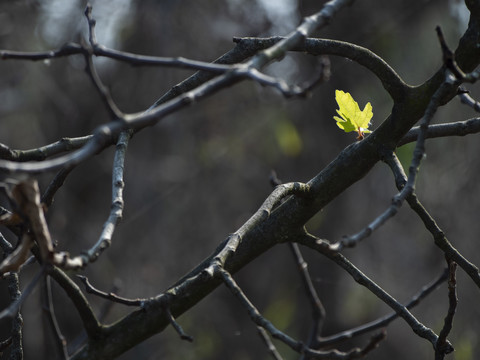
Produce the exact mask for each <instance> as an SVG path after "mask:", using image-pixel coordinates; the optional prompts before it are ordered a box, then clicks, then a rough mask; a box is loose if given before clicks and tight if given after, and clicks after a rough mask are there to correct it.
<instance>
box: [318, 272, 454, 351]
mask: <svg viewBox="0 0 480 360" xmlns="http://www.w3.org/2000/svg"><path fill="white" fill-rule="evenodd" d="M447 277H448V269H446V270H445V271H444V272H443V273H442V274H441V275H440V276H439V277H438V278H437V279H435V280H433V281H432V282H431V283H429V284H427V285H425V286H423V287H422V289H421V290H420V291H419V292H418V293H416V294H415V295H414V296H413V297H412V298H411V300H410V301H409V302H408V303H407V304H406V305H405V307H406V308H407V309H409V310H410V309H412V308H413V307H415V306H417V305H418V304H419V303H420V302H421V301H422V300H423V299H425V298H426V297H427V296H428V295H430V294H431V293H432V292H433V291H434V290H436V289H437V288H438V287H439V286H440V285H441V284H442V283H443V282H445V280H447ZM397 318H398V314H397V313H391V314H389V315H386V316H384V317H381V318H379V319H377V320H374V321H371V322H369V323H366V324H363V325H360V326H358V327H355V328H353V329H348V330H345V331H342V332H340V333H338V334H334V335H330V336H322V337H319V338H318V339H317V342H316V343H315V346H313V348H315V349H316V348H323V347H326V346H333V345H336V344H338V343H340V342H343V341H345V340H347V339H351V338H353V337H355V336H359V335H363V334H365V333H367V332H371V331H373V330H378V329H380V328H382V327H385V326H387V325H388V324H390V323H391V322H392V321H393V320H395V319H397Z"/></svg>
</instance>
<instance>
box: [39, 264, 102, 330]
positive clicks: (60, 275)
mask: <svg viewBox="0 0 480 360" xmlns="http://www.w3.org/2000/svg"><path fill="white" fill-rule="evenodd" d="M48 275H50V276H51V277H52V279H54V280H55V281H56V282H57V283H58V285H60V286H61V287H62V288H63V290H64V291H65V293H66V294H67V296H68V297H69V298H70V300H72V302H73V304H74V306H75V308H76V310H77V311H78V314H79V315H80V318H81V320H82V323H83V326H84V328H85V331H86V333H87V336H88V338H89V339H93V338H97V339H98V337H99V336H100V334H101V332H102V330H103V327H102V325H101V324H100V323H99V322H98V320H97V318H96V316H95V314H94V313H93V311H92V308H91V307H90V304H89V303H88V300H87V299H86V298H85V296H84V295H83V293H82V291H81V290H80V288H79V287H78V286H77V284H75V283H74V282H73V281H72V279H70V278H69V277H68V275H66V274H65V273H64V272H63V271H62V270H60V269H59V268H55V267H54V268H52V269H49V270H48Z"/></svg>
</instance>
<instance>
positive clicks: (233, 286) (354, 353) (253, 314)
mask: <svg viewBox="0 0 480 360" xmlns="http://www.w3.org/2000/svg"><path fill="white" fill-rule="evenodd" d="M216 271H218V275H219V276H221V278H222V279H223V282H224V283H225V285H226V286H227V288H228V289H229V290H230V291H231V292H232V294H233V295H234V296H235V297H236V298H237V299H238V300H239V301H240V303H241V304H242V306H243V307H245V309H246V310H247V311H248V314H249V316H250V318H251V319H252V321H253V322H254V323H255V324H256V325H257V326H259V327H262V328H264V329H265V330H266V331H267V332H268V333H270V334H271V335H272V337H273V338H275V339H278V340H280V341H282V342H283V343H285V344H286V345H288V346H289V347H290V348H291V349H293V350H295V351H296V352H298V353H299V354H305V355H307V356H308V357H310V358H315V359H355V358H359V357H363V356H364V355H365V353H364V351H365V350H362V349H353V350H351V351H349V352H341V351H338V350H330V351H317V350H312V349H310V348H308V347H306V346H305V345H304V344H302V343H301V342H298V341H296V340H294V339H293V338H291V337H290V336H288V335H286V334H285V333H283V332H281V331H279V330H278V329H277V328H276V327H275V326H274V325H273V324H272V323H271V322H270V321H268V320H267V319H265V318H264V317H263V316H262V315H261V314H260V312H259V311H258V310H257V309H256V308H255V306H254V305H253V304H252V303H251V302H250V300H249V299H248V298H247V297H246V296H245V294H244V293H243V291H242V289H241V288H240V287H239V286H238V285H237V283H236V282H235V280H234V279H233V277H232V276H231V275H230V274H229V273H228V271H226V270H224V269H223V268H222V267H220V266H219V267H218V268H217V270H216ZM377 340H378V341H380V340H381V339H377ZM378 341H375V343H378ZM366 349H368V351H370V350H372V349H373V347H372V348H371V344H369V345H367V347H366Z"/></svg>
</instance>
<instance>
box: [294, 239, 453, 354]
mask: <svg viewBox="0 0 480 360" xmlns="http://www.w3.org/2000/svg"><path fill="white" fill-rule="evenodd" d="M299 242H300V243H301V244H303V245H306V246H308V247H310V248H312V249H314V250H317V251H318V252H319V253H321V254H323V255H325V256H326V257H328V258H329V259H330V260H332V261H334V262H335V263H336V264H337V265H339V266H340V267H341V268H342V269H343V270H345V271H346V272H347V273H349V274H350V276H351V277H352V278H353V279H354V280H355V281H356V282H357V283H359V284H360V285H362V286H364V287H366V288H367V289H368V290H370V292H372V293H373V294H374V295H375V296H376V297H378V298H379V299H380V300H381V301H383V302H384V303H385V304H387V305H388V306H390V307H391V308H392V309H393V310H394V311H395V312H396V313H397V314H398V315H399V316H400V317H401V318H402V319H404V320H405V322H406V323H407V324H408V325H409V326H410V328H411V329H412V330H413V332H414V333H415V334H417V335H418V336H420V337H422V338H424V339H425V340H428V341H429V342H430V343H431V344H432V346H433V348H434V349H435V347H436V345H437V341H438V335H437V334H435V333H434V332H433V330H432V329H430V328H428V327H426V326H425V325H424V324H422V323H421V322H420V321H418V319H417V318H416V317H415V316H414V315H413V314H412V313H411V312H410V311H409V310H408V309H407V307H406V306H404V305H402V304H400V303H399V302H398V301H397V300H395V298H393V297H392V296H391V295H390V294H388V293H387V292H386V291H385V290H383V289H382V288H381V287H380V286H379V285H378V284H376V283H375V282H374V281H373V280H371V279H370V278H369V277H368V276H366V275H365V274H363V273H362V272H361V271H360V270H359V269H358V268H357V267H356V266H355V265H353V264H352V263H351V262H350V261H348V260H347V258H345V257H344V256H343V255H342V254H340V253H338V252H337V251H335V250H332V249H331V248H330V247H329V246H328V244H325V243H324V241H322V240H320V239H318V238H317V237H315V236H313V235H311V234H308V233H306V234H305V236H304V237H303V238H300V239H299ZM445 349H446V351H449V352H451V351H453V347H451V345H450V347H449V348H448V349H447V348H445Z"/></svg>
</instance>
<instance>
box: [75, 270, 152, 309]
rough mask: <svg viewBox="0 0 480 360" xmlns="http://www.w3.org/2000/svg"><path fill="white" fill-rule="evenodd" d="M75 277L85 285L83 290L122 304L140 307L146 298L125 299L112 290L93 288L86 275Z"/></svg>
mask: <svg viewBox="0 0 480 360" xmlns="http://www.w3.org/2000/svg"><path fill="white" fill-rule="evenodd" d="M77 278H79V279H80V280H81V281H82V283H83V285H85V291H86V292H87V293H89V294H93V295H96V296H99V297H101V298H103V299H107V300H110V301H113V302H116V303H119V304H123V305H128V306H139V307H142V306H143V305H144V304H145V301H146V300H147V299H127V298H124V297H121V296H118V295H116V294H115V293H113V292H109V293H106V292H104V291H101V290H98V289H95V288H94V287H93V286H92V284H90V282H89V281H88V278H87V277H86V276H83V275H77Z"/></svg>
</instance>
